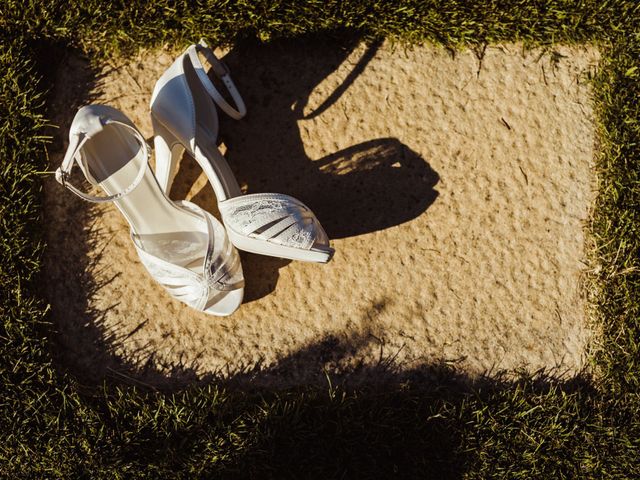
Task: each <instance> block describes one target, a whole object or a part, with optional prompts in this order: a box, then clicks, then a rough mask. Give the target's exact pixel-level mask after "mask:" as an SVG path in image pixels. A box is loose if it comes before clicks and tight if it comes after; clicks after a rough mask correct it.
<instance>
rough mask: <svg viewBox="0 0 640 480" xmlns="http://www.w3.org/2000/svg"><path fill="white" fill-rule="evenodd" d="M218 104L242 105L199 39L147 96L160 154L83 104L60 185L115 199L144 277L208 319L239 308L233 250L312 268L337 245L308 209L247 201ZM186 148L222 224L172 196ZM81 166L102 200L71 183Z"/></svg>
mask: <svg viewBox="0 0 640 480" xmlns="http://www.w3.org/2000/svg"><path fill="white" fill-rule="evenodd" d="M200 55H202V56H204V58H205V59H206V60H207V62H208V63H209V64H210V65H211V70H212V71H213V73H214V74H215V75H216V76H217V77H218V78H219V79H220V80H221V81H222V83H223V84H224V85H225V86H226V88H227V89H228V90H229V93H230V95H231V98H232V99H233V101H234V102H235V106H236V108H234V107H233V106H231V105H230V104H229V103H228V102H227V101H226V100H225V99H224V97H223V96H222V95H221V94H220V92H219V91H218V90H217V89H216V87H215V86H214V84H213V83H212V82H211V80H210V79H209V76H208V75H207V72H206V71H205V68H204V66H203V63H202V61H201V58H200ZM216 105H217V106H218V107H219V108H220V109H221V110H222V111H224V112H225V113H226V114H228V115H229V116H231V117H232V118H234V119H241V118H242V117H243V116H244V115H245V113H246V108H245V105H244V102H243V100H242V97H241V96H240V94H239V93H238V90H237V89H236V87H235V85H234V83H233V81H232V80H231V77H230V76H229V71H228V69H227V68H226V66H225V65H224V64H223V63H222V62H220V60H218V59H217V58H216V56H215V55H214V53H213V52H212V51H211V49H210V48H209V47H208V46H207V45H206V43H204V42H202V41H201V42H200V44H197V45H191V46H190V47H189V48H188V49H187V50H186V51H185V52H184V53H183V54H182V55H180V57H178V58H177V59H176V61H175V62H174V63H173V65H171V67H169V69H168V70H167V71H166V72H165V73H164V74H163V75H162V77H161V78H160V79H159V80H158V82H157V83H156V85H155V88H154V90H153V95H152V98H151V118H152V122H153V128H154V144H155V155H156V171H155V174H154V173H153V171H152V170H151V168H150V167H149V165H148V159H149V157H150V150H149V147H148V145H147V143H146V142H145V139H144V137H143V136H142V134H141V133H140V132H139V130H138V129H137V128H136V127H135V125H133V123H132V122H131V120H129V119H128V118H127V117H126V116H125V115H124V114H123V113H122V112H120V111H118V110H116V109H115V108H112V107H109V106H106V105H89V106H86V107H82V108H81V109H80V110H79V111H78V113H77V114H76V116H75V118H74V119H73V123H72V125H71V130H70V132H69V140H70V143H69V148H68V149H67V152H66V154H65V157H64V159H63V161H62V164H61V166H60V168H58V170H57V171H56V179H57V180H58V181H59V182H60V183H61V184H62V185H64V186H65V187H67V188H68V189H69V190H71V191H72V192H73V193H75V194H76V195H78V196H80V197H81V198H83V199H85V200H88V201H90V202H114V203H115V205H116V207H117V208H118V209H119V210H120V212H122V214H123V215H124V217H125V218H126V219H127V221H128V222H129V225H130V227H131V238H132V240H133V243H134V245H135V248H136V250H137V252H138V255H139V257H140V260H141V262H142V264H143V265H144V266H145V267H146V269H147V270H148V272H149V273H150V275H151V276H152V277H153V278H154V279H155V280H156V281H157V282H158V283H160V284H161V285H162V286H163V287H164V288H165V289H166V290H167V291H168V292H169V293H170V294H171V295H173V296H174V297H175V298H176V299H178V300H180V301H182V302H184V303H186V304H187V305H189V306H190V307H192V308H194V309H196V310H200V311H203V312H206V313H209V314H212V315H220V316H224V315H230V314H231V313H233V312H234V311H235V310H236V309H237V308H238V307H239V306H240V304H241V303H242V298H243V294H244V277H243V274H242V265H241V263H240V257H239V255H238V252H237V250H236V247H237V248H239V249H241V250H246V251H248V252H253V253H258V254H262V255H269V256H275V257H282V258H287V259H291V260H303V261H309V262H319V263H326V262H328V261H329V260H330V259H331V257H332V255H333V249H332V248H331V247H330V245H329V239H328V237H327V234H326V233H325V231H324V230H323V228H322V226H321V225H320V223H319V222H318V219H317V218H316V217H315V215H314V214H313V212H311V210H310V209H309V208H308V207H306V206H305V205H304V204H303V203H302V202H300V201H298V200H296V199H295V198H292V197H289V196H287V195H282V194H279V193H257V194H250V195H243V194H242V192H241V190H240V187H239V186H238V183H237V181H236V179H235V177H234V175H233V173H232V171H231V169H230V167H229V164H228V163H227V161H226V160H225V158H224V157H223V156H222V154H221V153H220V151H219V150H218V147H217V143H216V140H217V136H218V115H217V110H216ZM185 150H186V151H187V152H189V154H191V155H192V156H193V157H194V158H195V160H196V161H197V162H198V164H199V165H200V166H201V167H202V169H203V171H204V172H205V174H206V176H207V178H208V180H209V182H211V185H212V186H213V190H214V192H215V195H216V197H217V200H218V207H219V211H220V214H221V217H222V222H223V223H224V226H223V224H221V223H220V222H219V221H218V220H217V219H216V218H215V217H214V216H212V215H211V214H210V213H208V212H206V211H205V210H203V209H202V208H200V207H198V206H197V205H195V204H193V203H191V202H187V201H172V200H170V199H169V196H168V195H169V190H170V188H171V184H172V182H173V178H174V176H175V173H176V169H177V164H178V161H179V159H180V157H181V155H182V154H183V153H184V151H185ZM75 163H77V164H78V165H79V167H80V169H81V170H82V172H83V173H84V175H85V177H86V179H87V180H88V181H89V183H91V184H92V185H97V186H99V187H100V188H101V189H102V190H103V191H104V193H105V195H104V196H93V195H90V194H87V193H84V192H82V191H81V190H80V189H78V188H77V187H75V186H73V185H72V184H70V183H69V176H70V173H71V170H72V168H73V166H74V164H75Z"/></svg>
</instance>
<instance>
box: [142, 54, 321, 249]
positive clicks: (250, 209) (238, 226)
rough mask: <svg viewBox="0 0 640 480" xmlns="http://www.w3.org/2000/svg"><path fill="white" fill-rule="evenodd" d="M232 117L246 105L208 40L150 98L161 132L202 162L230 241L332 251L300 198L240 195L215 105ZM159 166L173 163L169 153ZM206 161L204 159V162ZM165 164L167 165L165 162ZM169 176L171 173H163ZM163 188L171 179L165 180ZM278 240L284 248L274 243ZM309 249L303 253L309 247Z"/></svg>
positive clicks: (184, 57)
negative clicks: (219, 85) (219, 141)
mask: <svg viewBox="0 0 640 480" xmlns="http://www.w3.org/2000/svg"><path fill="white" fill-rule="evenodd" d="M199 53H202V54H203V55H204V56H205V58H206V59H207V60H208V61H209V63H210V64H211V66H212V71H213V72H214V74H215V75H216V76H218V77H219V78H220V79H221V80H222V82H223V84H224V85H225V86H226V87H227V89H228V90H229V92H230V94H231V97H232V98H233V100H234V102H235V104H236V107H237V108H234V107H232V106H231V105H230V104H229V103H228V102H227V101H226V100H225V99H224V98H223V96H222V95H221V94H220V92H219V91H218V90H217V89H216V87H215V85H214V84H213V83H212V82H211V80H210V79H209V77H208V75H207V72H206V71H205V69H204V67H203V65H202V62H201V61H200V57H199V55H198V54H199ZM216 105H217V106H218V107H220V109H221V110H223V111H224V112H226V113H227V114H228V115H229V116H231V117H232V118H235V119H239V118H242V117H243V116H244V114H245V113H246V107H245V104H244V102H243V101H242V97H241V96H240V94H239V93H238V90H237V89H236V87H235V84H234V83H233V81H232V80H231V76H230V75H229V70H228V68H227V67H226V66H225V65H224V64H223V63H222V62H220V61H219V60H218V59H217V58H216V56H215V55H214V53H213V52H212V51H211V49H210V48H209V47H208V46H207V45H206V43H204V42H201V43H200V44H197V45H191V46H190V47H189V48H188V49H187V50H186V51H185V52H184V53H183V54H182V55H181V56H180V57H178V58H177V59H176V61H175V62H174V63H173V65H171V67H169V69H168V70H167V71H166V72H165V73H164V74H163V76H162V78H161V79H160V80H158V83H157V84H156V86H155V88H154V92H153V96H152V100H151V109H152V115H153V116H154V119H155V121H156V122H159V123H160V124H161V125H162V130H161V132H158V133H159V134H161V135H162V134H168V132H170V135H172V136H175V139H165V142H166V144H167V145H170V144H172V142H173V141H174V140H175V141H177V142H179V143H180V144H182V145H183V146H184V147H185V148H187V150H189V153H191V154H192V155H193V156H194V157H195V158H196V160H197V161H198V162H199V163H200V164H201V166H202V167H203V169H204V170H205V173H206V174H207V176H208V177H209V180H210V181H211V183H212V186H213V189H214V192H215V193H216V197H217V199H218V203H219V205H218V206H219V210H220V213H221V215H222V218H223V221H224V223H225V226H226V227H227V228H228V229H229V234H230V238H231V240H232V242H233V243H234V244H235V245H236V246H237V247H238V248H240V249H242V250H248V251H251V252H254V253H260V254H263V255H273V256H283V257H285V258H291V259H296V260H308V261H316V262H327V261H328V260H330V258H331V256H332V255H333V249H332V248H331V247H330V245H329V238H328V237H327V234H326V233H325V231H324V229H323V228H322V226H321V225H320V222H319V221H318V219H317V218H316V216H315V215H314V214H313V212H312V211H311V210H310V209H309V208H308V207H307V206H306V205H304V204H303V203H302V202H300V201H299V200H296V199H295V198H293V197H290V196H288V195H283V194H279V193H257V194H248V195H243V194H242V193H241V191H240V188H239V187H238V185H237V181H236V180H235V177H233V173H232V172H231V170H230V168H229V167H228V165H227V162H226V159H225V158H224V157H223V156H222V154H220V152H219V151H218V149H217V147H216V145H215V141H216V137H217V134H218V117H217V113H216V107H215V106H216ZM159 162H167V163H166V164H165V165H163V168H164V167H165V166H166V165H168V164H171V167H168V169H174V168H175V166H174V162H172V161H171V160H170V159H168V158H157V162H156V163H159ZM207 163H208V164H207ZM165 169H166V168H165ZM166 177H167V178H172V175H166ZM166 188H167V190H168V189H169V188H170V184H167V186H166ZM274 245H277V246H279V247H282V248H274ZM311 251H313V253H308V254H307V253H305V252H311Z"/></svg>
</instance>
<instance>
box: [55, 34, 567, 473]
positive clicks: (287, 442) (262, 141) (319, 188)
mask: <svg viewBox="0 0 640 480" xmlns="http://www.w3.org/2000/svg"><path fill="white" fill-rule="evenodd" d="M356 43H357V39H354V38H351V37H348V38H347V39H342V40H340V39H333V40H327V39H326V38H319V37H312V38H309V39H304V40H300V39H298V40H295V41H280V42H275V43H273V44H270V45H260V44H257V43H255V42H245V43H242V44H241V45H240V46H238V47H236V48H234V49H233V50H232V51H231V52H230V53H229V54H228V55H227V56H226V57H225V61H226V62H227V63H228V64H229V65H230V67H231V70H232V72H233V73H234V74H235V77H234V79H235V81H236V83H237V84H238V87H239V88H240V90H241V92H242V93H243V94H244V96H245V99H246V100H247V103H248V104H249V109H250V114H249V115H248V117H247V118H246V119H245V120H244V121H242V122H232V121H231V120H229V119H226V118H224V117H223V118H222V119H221V121H222V127H221V136H222V138H223V140H224V143H225V144H226V145H227V146H228V148H229V153H228V155H227V156H228V158H229V161H230V163H231V166H232V168H233V169H234V171H235V173H236V174H237V175H238V177H239V180H240V183H241V184H243V185H244V186H245V189H246V190H247V191H248V192H264V191H281V192H286V193H289V194H291V195H293V196H296V197H298V198H300V199H301V200H302V201H304V202H305V203H307V204H308V205H309V206H311V208H312V209H313V210H314V211H315V212H316V213H317V215H318V217H319V218H320V220H321V222H322V223H323V225H324V226H325V227H326V229H327V231H328V233H329V235H330V236H331V237H332V238H347V237H351V236H355V235H362V234H365V233H370V232H374V231H378V230H381V229H384V228H389V227H391V226H394V225H398V224H401V223H403V222H406V221H409V220H411V219H413V218H415V217H416V216H418V215H420V214H422V213H423V212H424V211H425V210H426V209H427V208H428V207H429V206H430V205H431V204H432V203H433V202H434V201H435V199H436V197H437V192H436V191H435V189H434V187H435V185H436V184H437V182H438V175H437V173H436V172H434V171H433V170H432V169H431V168H430V167H429V165H428V163H427V162H426V161H425V159H422V158H421V157H420V156H419V155H417V154H416V153H415V152H412V151H411V150H410V149H409V148H408V147H407V146H406V145H404V144H402V142H400V141H399V140H398V139H396V138H379V139H372V140H369V141H366V142H363V143H359V144H357V145H353V146H351V147H349V148H346V149H344V150H341V151H339V152H336V153H333V154H330V155H327V156H325V157H323V158H321V159H311V158H309V157H308V155H307V154H306V152H305V150H304V145H303V143H302V137H301V134H300V131H299V126H298V121H299V120H300V119H303V118H307V119H308V118H312V117H313V116H317V115H319V114H320V113H321V112H322V111H325V110H326V109H328V108H331V105H332V104H335V102H336V101H337V100H338V99H339V98H340V95H341V92H342V91H344V89H345V87H344V85H345V84H347V87H348V83H349V82H352V81H354V80H355V77H356V76H357V72H360V71H362V69H363V68H364V66H363V65H366V61H368V60H367V58H370V57H371V56H372V52H373V53H375V48H376V47H375V44H374V45H373V46H372V47H370V48H369V50H368V51H367V52H366V53H365V54H364V55H363V59H364V60H363V61H362V62H360V63H359V64H357V65H356V68H354V69H353V72H356V74H353V75H351V74H350V75H348V76H347V80H346V81H345V82H344V83H343V85H342V86H341V87H339V88H338V89H337V90H336V92H334V93H333V94H331V95H330V96H329V97H328V98H327V99H326V100H325V101H324V102H322V103H321V104H320V106H319V107H318V109H317V110H316V111H315V112H312V113H311V114H309V115H306V116H305V115H303V113H302V112H303V110H304V106H305V105H306V104H307V102H308V99H309V95H310V93H311V91H312V90H313V89H314V88H315V87H316V86H317V85H318V84H319V83H320V82H321V81H322V80H323V79H324V78H326V76H327V75H329V74H330V73H331V72H333V71H335V69H336V68H338V66H339V65H341V64H342V62H344V60H345V58H347V56H348V55H349V53H350V52H351V51H352V49H353V48H354V47H355V45H356ZM65 52H66V51H65ZM58 54H60V55H61V56H62V57H63V58H60V59H57V61H58V62H60V65H62V68H59V69H58V72H57V74H56V82H55V84H58V85H60V84H65V85H66V86H65V88H64V89H63V92H62V93H61V92H59V91H58V92H53V94H52V96H51V97H52V98H53V99H55V100H50V102H49V107H50V108H49V110H50V115H49V116H50V118H51V119H52V121H53V122H54V123H55V124H56V125H59V127H60V128H59V130H58V131H57V132H54V142H53V144H52V147H51V151H52V159H53V160H54V161H59V160H60V158H61V155H62V153H63V150H64V146H65V144H66V142H65V141H64V140H63V136H64V135H65V133H66V132H67V131H68V129H69V126H70V123H71V120H72V118H73V115H74V114H75V107H78V106H80V105H82V104H85V103H88V102H90V101H91V100H92V97H91V96H89V94H88V92H91V91H93V88H94V87H95V85H96V83H97V80H98V78H97V76H96V72H95V71H94V70H93V69H91V68H90V66H89V64H88V62H87V61H86V60H83V59H82V58H80V57H78V56H77V54H67V53H64V52H60V51H58ZM52 75H53V74H52ZM292 105H294V108H293V109H292V108H291V106H292ZM196 178H197V172H196V170H195V169H194V168H193V165H191V166H189V160H187V162H182V165H181V167H180V173H179V175H178V178H177V179H176V183H175V184H174V185H175V186H174V190H173V195H174V196H180V195H186V192H187V191H188V188H190V187H191V186H192V185H193V183H194V182H195V179H196ZM46 182H49V183H47V184H46V185H45V203H46V204H47V205H48V207H50V208H48V209H47V210H46V211H45V218H44V223H45V227H46V228H45V230H46V232H47V241H48V245H49V247H48V249H47V255H46V258H45V272H44V273H45V278H43V284H44V285H45V289H44V290H45V295H46V297H47V298H48V300H49V302H50V304H51V306H52V308H51V316H52V320H53V324H54V326H55V327H56V328H57V330H58V332H57V333H56V334H55V335H53V337H52V339H51V348H52V354H53V357H54V359H55V364H56V366H57V367H58V368H59V369H60V370H62V371H64V372H66V373H67V374H69V375H70V376H71V377H73V378H74V379H76V380H77V381H78V382H80V383H81V384H85V385H87V386H89V388H93V387H95V385H96V384H101V383H102V382H106V383H108V384H116V385H118V386H119V387H121V386H123V385H124V386H126V385H129V386H135V387H136V388H142V390H143V391H145V392H151V394H153V395H158V396H160V397H162V395H164V394H165V393H169V394H170V396H171V398H172V399H175V398H178V397H176V396H180V395H184V398H187V399H188V398H190V397H189V395H191V392H194V391H197V389H200V388H205V389H206V388H208V387H209V386H211V385H215V386H219V387H223V388H226V389H228V390H229V391H232V392H235V393H234V395H237V397H238V398H240V399H242V398H245V399H246V395H250V396H251V398H253V399H255V402H254V405H255V406H254V407H247V406H246V405H243V406H241V407H238V408H239V409H240V411H238V409H236V410H233V409H232V410H231V411H232V414H233V416H234V418H236V417H238V418H241V419H243V418H244V417H243V416H246V417H248V418H250V419H253V420H251V421H250V422H248V423H247V425H249V427H243V428H251V429H253V431H252V434H251V435H250V437H251V438H252V439H253V440H252V441H250V442H248V444H246V445H244V446H243V447H242V448H241V449H240V450H239V451H238V452H237V455H235V456H234V457H232V458H230V459H226V460H225V462H224V463H222V464H219V463H216V462H213V461H212V462H210V465H211V466H207V467H204V468H203V470H202V471H201V474H200V476H201V477H208V476H222V477H224V478H248V477H255V478H389V477H396V478H424V477H425V476H426V477H429V476H431V477H432V478H461V477H462V476H463V475H464V472H465V471H466V470H467V469H468V468H469V462H470V460H469V454H468V452H465V451H464V449H463V448H462V447H461V443H462V440H461V435H462V433H461V432H460V431H459V428H458V426H457V425H453V424H452V423H451V420H448V419H446V418H444V417H443V416H441V415H439V413H438V412H439V410H438V409H439V408H444V407H442V406H443V405H445V406H454V407H455V406H458V405H461V404H463V403H464V402H465V401H466V399H467V398H468V397H469V396H470V395H474V396H476V395H478V391H482V392H484V393H483V394H484V395H486V394H488V393H487V392H492V391H495V390H504V389H508V388H511V386H512V385H513V383H512V382H511V381H510V380H508V379H505V378H502V377H501V375H500V374H495V373H494V374H493V375H492V376H491V378H489V377H484V376H477V377H472V376H469V375H466V374H464V373H461V372H459V371H457V370H456V368H455V366H452V365H451V364H450V363H446V362H444V361H440V360H438V359H428V360H425V361H423V362H422V363H421V364H419V365H417V366H416V365H412V366H410V367H408V368H407V366H405V365H401V364H399V363H398V361H397V353H398V352H397V351H388V350H387V349H386V348H385V341H384V332H379V331H377V330H376V329H375V328H374V326H373V325H372V322H371V321H370V320H371V318H372V317H375V316H376V315H377V314H378V313H379V312H380V311H381V310H382V309H384V308H385V300H384V299H381V300H379V301H377V302H375V303H372V304H371V305H370V308H369V309H368V310H367V311H365V312H362V315H361V319H360V323H359V324H358V325H357V328H354V329H353V331H351V332H349V333H348V334H328V335H326V336H325V337H323V338H318V339H315V340H314V341H312V342H310V343H309V344H307V345H305V346H303V347H301V348H299V349H298V350H296V351H294V352H292V353H291V354H289V355H287V356H285V357H284V358H281V359H279V360H278V361H277V362H276V363H275V364H271V365H264V364H262V363H260V362H258V363H257V364H252V365H244V366H239V367H234V368H233V369H227V370H221V371H217V372H209V373H208V374H207V375H205V376H202V375H200V373H199V368H198V365H197V359H196V360H190V361H189V362H186V361H185V362H183V361H180V362H177V363H176V364H172V365H161V364H159V363H158V362H157V360H156V359H155V357H154V353H153V351H152V350H150V349H145V348H142V349H141V350H140V351H139V352H133V353H130V354H129V356H128V357H123V356H122V355H120V354H118V349H119V348H120V347H121V346H122V344H123V342H125V341H126V339H127V337H128V336H130V335H132V333H133V332H127V331H124V330H118V329H116V330H115V331H114V330H113V329H110V330H109V333H107V329H106V328H105V325H104V318H105V315H106V313H107V311H108V309H109V308H117V305H112V306H108V307H106V308H103V309H102V310H98V309H95V308H93V307H91V302H90V299H91V298H92V297H93V296H95V295H96V294H98V293H99V291H100V290H101V289H102V288H104V287H105V286H106V285H108V283H109V282H110V279H112V278H113V276H114V275H119V272H102V274H100V272H96V268H98V267H97V265H98V264H100V255H99V254H98V255H97V256H93V257H90V255H89V252H95V251H100V247H101V246H103V245H105V244H107V243H108V242H110V241H111V237H110V236H109V235H108V234H107V233H106V232H101V231H99V230H98V229H96V228H95V216H96V214H97V213H96V210H95V209H94V208H93V206H92V205H90V204H87V203H85V202H83V201H82V200H80V199H78V198H76V197H75V196H73V195H60V191H59V186H58V185H57V184H55V183H54V182H55V181H54V180H53V179H52V178H50V179H48V180H47V181H46ZM58 197H63V198H60V199H59V198H58ZM182 198H184V197H182ZM195 201H196V202H197V203H200V204H201V205H202V206H204V207H205V208H208V209H210V210H212V211H214V212H215V204H216V202H215V199H214V197H213V192H212V191H211V188H210V187H209V186H207V187H205V188H203V189H202V190H201V191H200V192H198V193H197V195H196V197H195ZM61 218H74V219H76V220H77V224H75V225H67V224H63V223H61V222H60V219H61ZM65 245H73V246H74V248H65ZM284 264H286V262H284V261H282V260H279V259H272V258H269V257H263V256H258V255H252V254H243V265H244V270H245V275H246V277H247V288H246V291H247V299H248V300H249V301H251V300H253V299H256V298H260V297H262V296H264V295H267V294H268V293H270V292H271V291H273V289H274V288H276V283H277V279H278V269H279V268H281V267H282V266H283V265H284ZM97 278H103V279H104V280H100V281H99V280H96V279H97ZM134 331H135V330H134ZM371 349H374V350H376V351H379V355H378V361H377V362H376V363H374V364H370V363H365V362H358V361H353V362H352V361H351V360H350V359H353V358H357V357H358V354H359V353H360V352H362V351H366V350H369V351H371ZM550 373H552V374H553V373H554V372H550ZM554 382H555V383H559V384H560V385H561V386H562V388H563V389H571V388H573V386H574V383H572V381H569V382H565V383H563V382H562V381H560V380H556V379H554V378H553V377H551V379H550V380H549V381H548V380H547V379H546V377H545V380H544V381H541V382H540V383H539V388H541V389H545V388H549V385H551V384H553V383H554ZM300 392H303V393H300ZM335 392H355V393H354V395H355V396H356V397H357V398H356V400H354V401H353V402H351V403H349V406H348V407H346V408H345V407H343V405H342V404H341V401H340V399H339V398H336V397H335V395H337V394H336V393H335ZM274 396H282V397H283V398H284V399H285V400H284V401H282V402H280V403H279V404H278V405H279V406H278V407H277V408H276V409H274V410H271V411H269V412H267V413H264V412H261V411H260V408H262V403H261V402H263V399H273V398H274ZM172 401H173V400H172ZM264 401H265V402H266V401H267V400H264ZM263 403H264V402H263ZM194 408H195V407H194ZM252 409H253V410H252ZM254 410H255V411H254ZM194 417H196V418H198V419H199V420H197V422H196V421H195V420H194V422H196V423H193V424H191V423H189V424H187V426H185V427H184V429H183V430H181V429H180V428H178V427H176V429H175V430H172V431H171V434H167V433H166V432H161V433H154V432H153V431H150V430H145V431H144V432H143V433H140V434H139V435H140V436H139V438H135V439H134V440H135V441H127V442H123V443H122V444H117V443H116V447H117V448H119V449H121V450H122V452H123V453H122V456H123V458H143V460H144V458H145V455H148V458H152V457H153V458H158V457H159V456H162V455H161V454H164V453H167V454H168V456H170V457H171V456H172V455H173V454H175V452H180V451H184V450H185V449H187V448H191V447H192V448H193V449H194V451H195V452H196V453H201V450H198V449H202V445H205V444H207V443H208V442H209V441H210V436H209V435H210V431H215V430H216V428H218V429H219V428H220V424H221V423H224V421H226V419H225V418H222V417H221V416H220V415H217V414H215V413H213V412H209V413H205V414H203V415H201V416H197V415H196V416H194ZM243 421H244V420H243ZM198 422H199V423H198ZM114 441H115V442H117V441H118V440H117V438H116V439H115V440H114ZM223 441H229V442H231V440H223ZM159 454H160V455H159ZM154 461H155V460H154ZM175 462H176V463H175V465H174V467H175V469H176V471H178V470H180V468H181V463H180V461H179V460H175Z"/></svg>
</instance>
